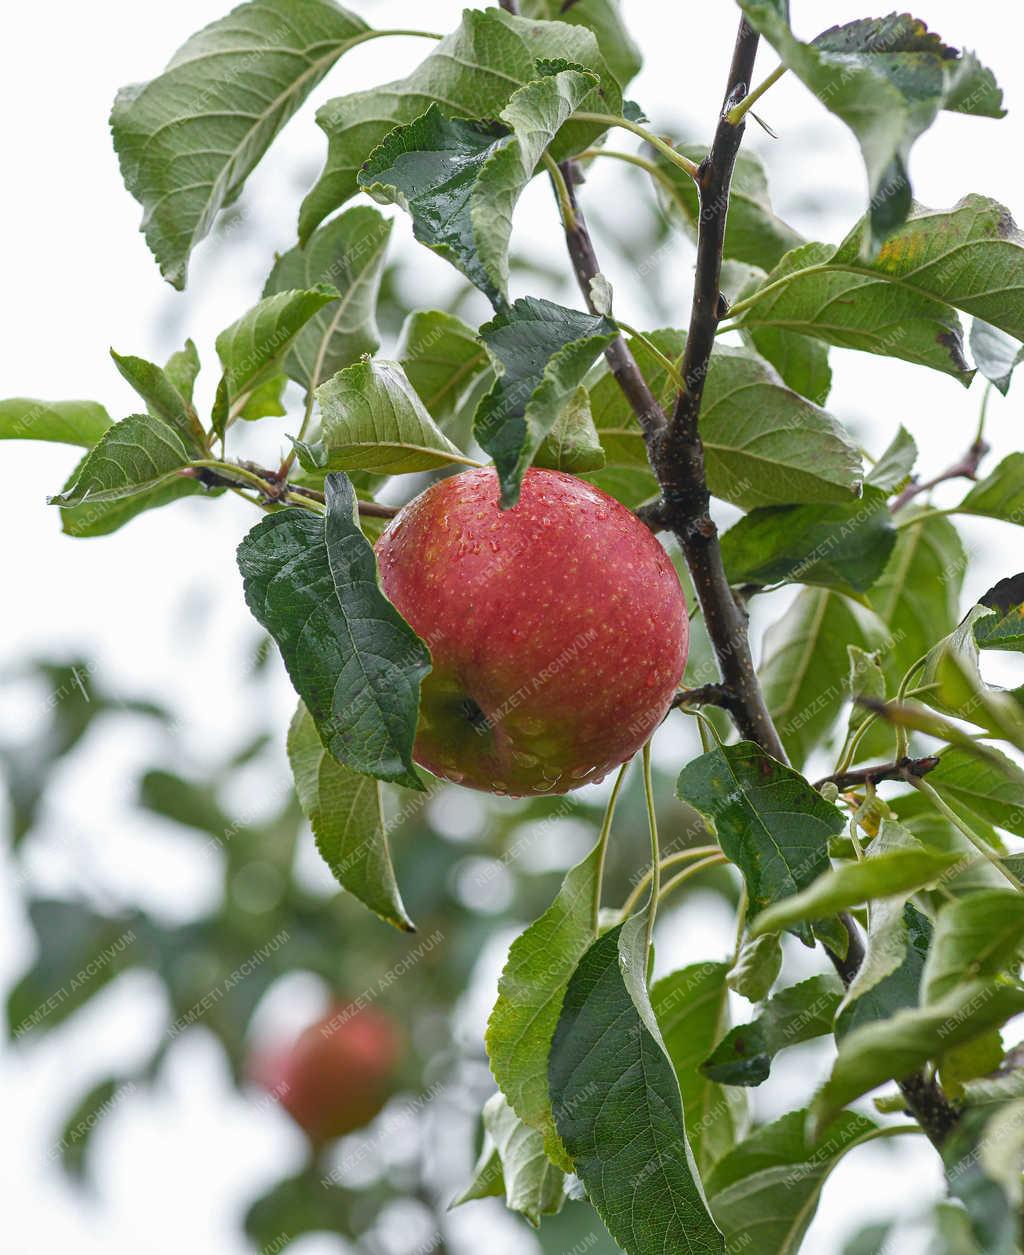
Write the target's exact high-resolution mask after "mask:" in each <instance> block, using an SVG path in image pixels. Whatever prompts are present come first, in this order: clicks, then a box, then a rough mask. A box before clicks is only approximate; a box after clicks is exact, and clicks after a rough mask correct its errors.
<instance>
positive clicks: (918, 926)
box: [836, 898, 932, 1039]
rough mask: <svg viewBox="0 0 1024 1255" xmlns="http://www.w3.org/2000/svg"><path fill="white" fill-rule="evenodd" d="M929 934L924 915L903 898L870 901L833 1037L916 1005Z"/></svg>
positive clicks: (930, 930) (929, 924)
mask: <svg viewBox="0 0 1024 1255" xmlns="http://www.w3.org/2000/svg"><path fill="white" fill-rule="evenodd" d="M931 937H932V926H931V923H930V922H929V920H928V917H927V916H926V915H922V914H921V912H920V911H919V910H917V908H916V907H913V906H911V905H910V903H909V902H907V903H906V904H902V903H901V902H900V900H899V899H898V898H882V899H880V900H879V901H878V902H875V903H872V906H871V916H870V919H869V921H868V942H867V950H866V953H865V956H864V963H863V965H862V966H861V969H860V971H859V972H858V973H857V976H856V977H855V978H854V981H853V983H852V984H851V985H850V988H849V989H848V990H847V992H846V998H845V999H844V1001H843V1005H842V1006H841V1007H840V1008H839V1013H838V1015H837V1016H836V1037H837V1039H838V1038H841V1037H845V1036H846V1034H847V1033H851V1032H852V1031H853V1030H854V1029H856V1028H860V1027H861V1026H862V1025H864V1024H872V1023H874V1022H875V1021H876V1020H888V1019H889V1018H890V1017H891V1016H893V1015H895V1014H896V1012H897V1011H902V1010H904V1009H906V1008H909V1007H916V1006H917V1004H918V999H919V995H920V991H921V976H922V973H923V971H924V965H925V959H926V956H927V954H928V946H929V945H930V943H931ZM861 973H863V976H862V975H861Z"/></svg>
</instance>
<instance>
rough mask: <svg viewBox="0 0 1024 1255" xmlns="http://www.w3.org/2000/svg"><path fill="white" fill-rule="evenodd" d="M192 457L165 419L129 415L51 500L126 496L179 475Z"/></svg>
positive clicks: (59, 502)
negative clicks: (68, 484) (68, 483)
mask: <svg viewBox="0 0 1024 1255" xmlns="http://www.w3.org/2000/svg"><path fill="white" fill-rule="evenodd" d="M191 460H192V458H191V454H190V453H189V451H188V450H187V449H186V448H185V446H184V444H182V441H181V437H180V436H179V435H178V434H177V432H175V431H174V430H173V429H172V428H170V427H168V425H167V424H166V423H164V422H162V421H161V420H160V419H159V418H154V417H153V416H152V415H151V414H131V415H129V417H128V418H123V419H122V420H121V421H120V422H119V423H115V424H114V425H113V427H110V428H108V429H107V431H106V432H105V433H104V435H103V436H102V437H101V439H100V441H99V443H98V444H97V445H96V447H95V448H94V449H92V450H91V451H90V452H89V453H87V454H86V456H85V458H84V459H83V460H82V461H81V463H79V465H78V467H77V468H76V471H75V474H74V479H73V482H72V483H71V484H70V486H69V487H66V488H65V489H64V490H63V492H61V493H60V494H59V495H58V496H56V497H51V498H50V500H51V502H52V504H54V505H61V506H64V505H69V506H77V505H82V504H83V503H85V502H88V503H90V504H93V503H96V504H99V503H102V502H106V501H115V500H117V499H118V498H119V497H130V496H132V495H134V494H135V493H141V492H145V491H147V490H148V489H152V488H156V487H157V486H158V485H164V484H166V483H167V482H168V481H169V480H173V479H175V478H179V477H180V472H181V471H182V469H183V468H184V467H186V466H188V464H189V462H190V461H191Z"/></svg>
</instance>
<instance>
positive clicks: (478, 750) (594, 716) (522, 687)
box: [376, 468, 689, 796]
mask: <svg viewBox="0 0 1024 1255" xmlns="http://www.w3.org/2000/svg"><path fill="white" fill-rule="evenodd" d="M376 550H377V558H378V562H379V566H380V574H381V584H382V587H383V589H384V592H385V593H386V594H387V596H388V598H389V599H390V600H391V601H392V603H393V604H394V605H395V606H396V607H397V608H398V610H399V611H400V612H401V613H402V615H403V616H404V617H405V618H406V619H407V620H408V622H409V623H410V624H411V625H412V627H413V628H414V629H415V630H416V632H417V633H418V634H419V635H420V636H421V637H422V638H423V639H424V640H425V641H426V642H427V644H428V645H429V646H430V651H431V654H432V656H433V661H434V666H433V670H432V671H431V673H430V675H429V676H428V677H427V679H426V681H425V682H424V684H423V689H422V701H421V707H420V722H419V726H418V729H417V735H416V744H415V749H414V757H415V759H416V761H417V762H418V763H420V764H421V765H422V766H424V767H426V768H427V769H428V770H429V771H432V772H433V773H434V774H435V775H438V776H443V777H444V778H446V779H448V780H453V781H456V782H457V783H459V784H464V785H468V786H469V787H471V788H474V789H486V790H488V791H490V792H492V793H510V794H513V795H517V796H522V795H529V794H538V793H566V792H568V791H569V790H570V789H576V788H579V786H580V785H582V784H587V783H589V782H590V781H595V780H600V779H601V778H602V776H604V775H605V774H606V773H607V772H608V771H610V770H611V769H612V768H613V767H616V766H618V764H619V763H622V762H624V761H625V760H626V759H628V758H629V757H630V756H631V755H632V754H634V753H635V752H636V751H637V750H638V749H639V748H640V746H641V745H643V743H644V742H645V741H646V740H647V739H648V737H649V736H650V734H651V732H652V730H653V729H654V728H655V727H656V726H657V724H658V722H659V721H660V720H661V719H662V718H663V716H664V714H665V712H666V711H667V710H668V706H669V703H670V701H671V699H672V695H673V694H674V692H675V691H676V686H677V684H678V683H679V680H680V678H681V676H682V674H683V668H684V666H685V665H686V651H687V644H688V638H689V629H688V620H687V614H686V601H685V598H684V596H683V592H682V589H681V588H680V586H679V580H678V577H677V576H676V572H675V570H674V568H673V566H672V563H671V562H670V561H669V558H668V556H667V554H666V553H665V550H664V549H663V548H662V547H661V545H660V544H659V543H658V541H657V539H656V538H655V537H654V536H653V535H652V533H651V531H650V530H649V529H648V528H647V527H646V526H644V524H643V523H641V522H640V520H639V519H638V518H637V517H636V516H635V515H634V514H633V513H632V512H631V511H629V510H627V509H626V507H625V506H623V505H621V504H620V503H619V502H618V501H615V500H614V499H613V498H611V497H608V496H606V495H605V494H604V493H603V492H600V491H599V490H598V489H596V488H594V487H592V486H591V485H590V484H587V483H584V482H583V481H582V480H579V479H575V478H574V477H573V476H571V475H565V474H562V473H561V472H559V471H545V470H529V471H527V473H526V477H525V479H524V481H523V490H522V496H521V497H520V500H519V503H518V505H516V506H515V507H514V508H513V509H511V510H501V509H499V508H498V482H497V476H496V474H495V472H494V470H493V469H490V468H485V469H482V470H472V471H466V472H464V473H462V474H460V475H453V476H451V478H449V479H444V480H441V481H440V482H439V483H436V484H434V485H432V487H430V488H428V489H427V491H426V492H424V493H422V494H421V495H420V496H419V497H417V498H416V499H415V500H414V501H411V502H410V503H409V505H407V506H406V507H405V508H404V509H403V510H401V511H400V512H399V513H398V515H397V516H396V517H395V518H394V519H393V520H392V522H391V523H390V524H389V526H388V527H387V529H386V530H385V531H384V532H383V534H382V535H381V537H380V539H379V540H378V541H377V546H376Z"/></svg>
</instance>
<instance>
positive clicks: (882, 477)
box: [867, 425, 917, 492]
mask: <svg viewBox="0 0 1024 1255" xmlns="http://www.w3.org/2000/svg"><path fill="white" fill-rule="evenodd" d="M916 461H917V444H916V443H915V441H914V437H913V436H912V435H911V434H910V432H909V431H907V429H906V428H905V427H903V426H902V425H901V426H900V429H899V431H897V433H896V435H895V436H893V438H892V443H891V444H890V445H889V447H888V448H887V449H886V450H885V452H884V453H883V454H882V456H881V457H880V458H879V459H878V461H877V462H876V463H875V464H874V466H873V467H872V468H871V470H870V471H868V473H867V483H869V484H874V486H875V487H876V488H882V489H884V491H885V492H898V491H899V490H900V489H901V488H902V487H903V486H904V484H906V482H907V481H908V480H909V479H910V472H911V471H912V470H913V469H914V463H915V462H916Z"/></svg>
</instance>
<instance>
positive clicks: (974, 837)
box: [903, 772, 1024, 893]
mask: <svg viewBox="0 0 1024 1255" xmlns="http://www.w3.org/2000/svg"><path fill="white" fill-rule="evenodd" d="M903 778H904V780H906V782H907V783H908V784H912V785H913V786H914V788H915V789H917V791H918V792H919V793H923V794H924V795H925V797H927V798H928V799H929V801H930V802H931V804H932V805H933V806H934V807H935V809H936V810H937V811H938V812H939V814H940V815H943V816H945V818H946V819H948V820H949V822H950V823H951V824H952V825H953V827H954V828H957V829H958V830H959V831H960V832H962V833H963V835H964V836H965V837H966V838H967V840H968V841H970V843H971V845H973V846H974V848H975V849H976V850H977V851H978V853H979V854H981V855H982V856H983V857H984V858H986V859H987V860H988V861H989V862H990V863H991V864H992V866H993V867H994V868H995V869H996V871H998V872H999V874H1000V875H1001V876H1003V877H1005V879H1007V880H1008V881H1009V882H1010V884H1011V885H1013V887H1014V888H1015V889H1018V890H1020V891H1021V892H1022V893H1024V884H1022V883H1021V882H1020V881H1019V880H1018V879H1017V877H1016V876H1015V875H1014V874H1013V872H1011V871H1010V869H1009V868H1008V867H1004V866H1003V864H1002V861H1001V860H1000V859H999V857H998V856H997V855H996V854H995V853H993V851H992V850H991V849H989V847H988V845H987V844H986V843H985V841H984V840H982V838H981V837H979V836H978V834H977V833H976V832H975V831H974V829H973V828H971V826H970V825H969V824H967V823H965V822H964V820H962V819H961V818H960V816H959V815H958V814H957V813H956V811H955V810H953V808H952V807H951V806H947V805H946V803H945V801H944V800H943V799H942V796H941V795H940V794H939V792H938V791H937V790H936V789H933V788H932V786H931V785H930V784H929V783H928V781H927V780H922V779H921V777H920V776H915V775H913V774H911V773H910V772H906V773H904V777H903Z"/></svg>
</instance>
